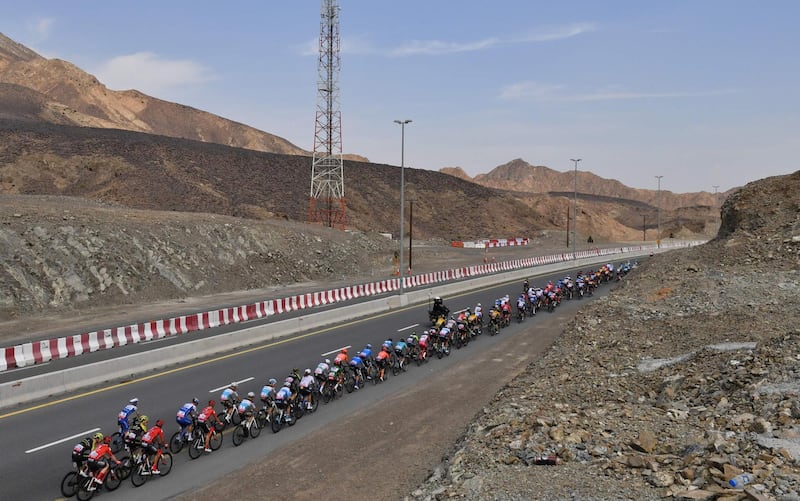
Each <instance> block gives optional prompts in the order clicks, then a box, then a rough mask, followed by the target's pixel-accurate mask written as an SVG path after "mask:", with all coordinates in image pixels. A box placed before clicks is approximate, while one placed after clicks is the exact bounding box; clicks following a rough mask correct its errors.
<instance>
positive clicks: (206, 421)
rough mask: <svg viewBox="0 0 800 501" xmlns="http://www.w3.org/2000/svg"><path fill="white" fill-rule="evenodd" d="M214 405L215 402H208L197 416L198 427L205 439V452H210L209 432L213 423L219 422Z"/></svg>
mask: <svg viewBox="0 0 800 501" xmlns="http://www.w3.org/2000/svg"><path fill="white" fill-rule="evenodd" d="M215 404H216V402H214V401H213V400H209V401H208V406H207V407H206V408H205V409H203V410H202V411H200V413H198V414H197V424H198V426H200V429H201V430H202V431H203V434H204V435H205V437H206V440H205V451H206V452H211V448H210V447H209V442H210V441H211V430H212V428H213V426H214V423H216V422H218V421H219V419H218V418H217V414H216V412H214V405H215Z"/></svg>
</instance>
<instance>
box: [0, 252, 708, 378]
mask: <svg viewBox="0 0 800 501" xmlns="http://www.w3.org/2000/svg"><path fill="white" fill-rule="evenodd" d="M700 243H702V242H699V241H691V242H671V243H669V244H666V245H665V244H662V245H661V248H675V247H690V246H694V245H698V244H700ZM656 249H657V247H656V246H655V245H652V246H647V245H638V246H630V247H624V246H623V247H614V248H607V249H594V250H588V251H580V252H576V253H575V254H573V253H571V252H569V253H562V254H551V255H549V256H534V257H530V258H525V259H515V260H511V261H503V262H500V263H491V264H483V265H477V266H468V267H461V268H453V269H450V270H446V271H441V272H432V273H424V274H420V275H414V276H405V277H397V278H391V279H387V280H381V281H378V282H371V283H367V284H359V285H352V286H347V287H341V288H337V289H332V290H328V291H321V292H313V293H306V294H299V295H295V296H289V297H285V298H282V299H269V300H265V301H259V302H257V303H251V304H246V305H242V306H236V307H230V308H222V309H217V310H212V311H206V312H202V313H195V314H191V315H184V316H178V317H173V318H168V319H161V320H152V321H148V322H143V323H138V324H131V325H126V326H122V327H113V328H108V329H102V330H97V331H92V332H87V333H83V334H76V335H72V336H64V337H58V338H51V339H44V340H40V341H31V342H26V343H20V344H17V345H14V346H8V347H5V348H2V350H3V355H4V356H3V358H0V372H2V371H6V370H9V369H14V368H19V367H27V366H30V365H35V364H39V363H44V362H48V361H50V360H58V359H62V358H69V357H75V356H79V355H81V354H84V353H91V352H95V351H98V350H108V349H111V348H116V347H119V346H125V345H128V344H134V343H139V342H144V341H151V340H153V339H160V338H163V337H167V336H177V335H183V334H189V333H191V332H196V331H201V330H205V329H211V328H214V327H219V326H221V325H228V324H233V323H240V322H246V321H248V320H255V319H259V318H265V317H270V316H275V315H280V314H282V313H286V312H290V311H296V310H303V309H306V308H311V307H315V306H321V305H327V304H333V303H340V302H344V301H350V300H352V299H356V298H360V297H366V296H374V295H378V294H384V293H387V292H392V291H395V290H398V289H399V288H400V280H403V288H404V289H405V290H410V289H413V288H415V287H422V286H429V285H432V284H437V283H442V282H448V281H451V280H460V279H464V278H470V277H479V276H482V275H488V274H494V273H500V272H506V271H514V270H519V269H525V268H533V267H536V266H542V265H547V264H553V263H560V262H567V261H573V260H577V259H585V258H595V257H600V256H606V255H616V254H628V253H634V252H638V253H641V252H643V251H647V250H656Z"/></svg>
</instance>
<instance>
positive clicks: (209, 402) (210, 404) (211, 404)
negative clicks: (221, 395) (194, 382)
mask: <svg viewBox="0 0 800 501" xmlns="http://www.w3.org/2000/svg"><path fill="white" fill-rule="evenodd" d="M215 405H217V403H216V402H214V401H213V400H209V401H208V406H209V407H214V406H215Z"/></svg>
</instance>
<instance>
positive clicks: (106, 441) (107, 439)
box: [103, 437, 111, 444]
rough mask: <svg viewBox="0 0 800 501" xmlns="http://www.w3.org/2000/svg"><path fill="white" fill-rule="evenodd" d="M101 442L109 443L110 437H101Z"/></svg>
mask: <svg viewBox="0 0 800 501" xmlns="http://www.w3.org/2000/svg"><path fill="white" fill-rule="evenodd" d="M103 443H104V444H110V443H111V437H105V438H104V439H103Z"/></svg>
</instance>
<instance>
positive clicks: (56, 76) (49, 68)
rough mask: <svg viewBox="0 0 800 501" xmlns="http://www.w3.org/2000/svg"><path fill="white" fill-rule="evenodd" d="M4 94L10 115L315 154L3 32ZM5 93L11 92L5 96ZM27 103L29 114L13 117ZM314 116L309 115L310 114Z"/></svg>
mask: <svg viewBox="0 0 800 501" xmlns="http://www.w3.org/2000/svg"><path fill="white" fill-rule="evenodd" d="M0 84H6V85H4V86H3V88H2V90H3V91H4V92H2V93H0V104H1V105H3V106H2V110H3V111H2V112H0V113H4V114H5V115H6V117H7V118H26V119H38V120H43V121H46V122H50V123H56V124H59V125H79V126H84V127H100V128H106V129H107V128H115V129H122V130H129V131H134V132H146V133H149V134H157V135H160V136H168V137H176V138H182V139H192V140H195V141H203V142H211V143H217V144H223V145H226V146H233V147H237V148H246V149H251V150H256V151H265V152H270V153H282V154H287V155H310V153H309V152H308V151H305V150H303V149H302V148H300V147H298V146H295V145H294V144H292V143H290V142H289V141H287V140H285V139H283V138H281V137H279V136H276V135H274V134H269V133H267V132H263V131H260V130H258V129H255V128H253V127H250V126H247V125H244V124H241V123H238V122H234V121H232V120H227V119H224V118H221V117H218V116H217V115H214V114H211V113H208V112H205V111H201V110H198V109H195V108H192V107H189V106H184V105H180V104H176V103H171V102H168V101H163V100H161V99H156V98H153V97H150V96H148V95H146V94H143V93H141V92H139V91H136V90H127V91H113V90H109V89H108V88H107V87H106V86H105V85H103V84H102V83H100V82H99V81H98V80H97V79H96V78H95V77H94V76H92V75H90V74H88V73H86V72H85V71H83V70H81V69H80V68H78V67H77V66H75V65H73V64H71V63H69V62H67V61H62V60H60V59H46V58H44V57H42V56H40V55H39V54H37V53H36V52H34V51H32V50H31V49H29V48H27V47H25V46H23V45H21V44H19V43H17V42H15V41H13V40H11V39H10V38H8V37H6V36H5V35H3V34H2V33H0ZM6 92H8V93H11V94H12V95H11V96H9V95H6ZM12 98H17V99H22V100H23V102H26V103H28V106H27V107H26V109H25V110H23V111H24V112H25V113H22V114H21V115H17V116H8V115H9V114H11V112H13V111H14V110H15V109H17V108H19V105H17V106H11V105H10V103H11V102H12ZM309 120H310V119H309Z"/></svg>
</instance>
